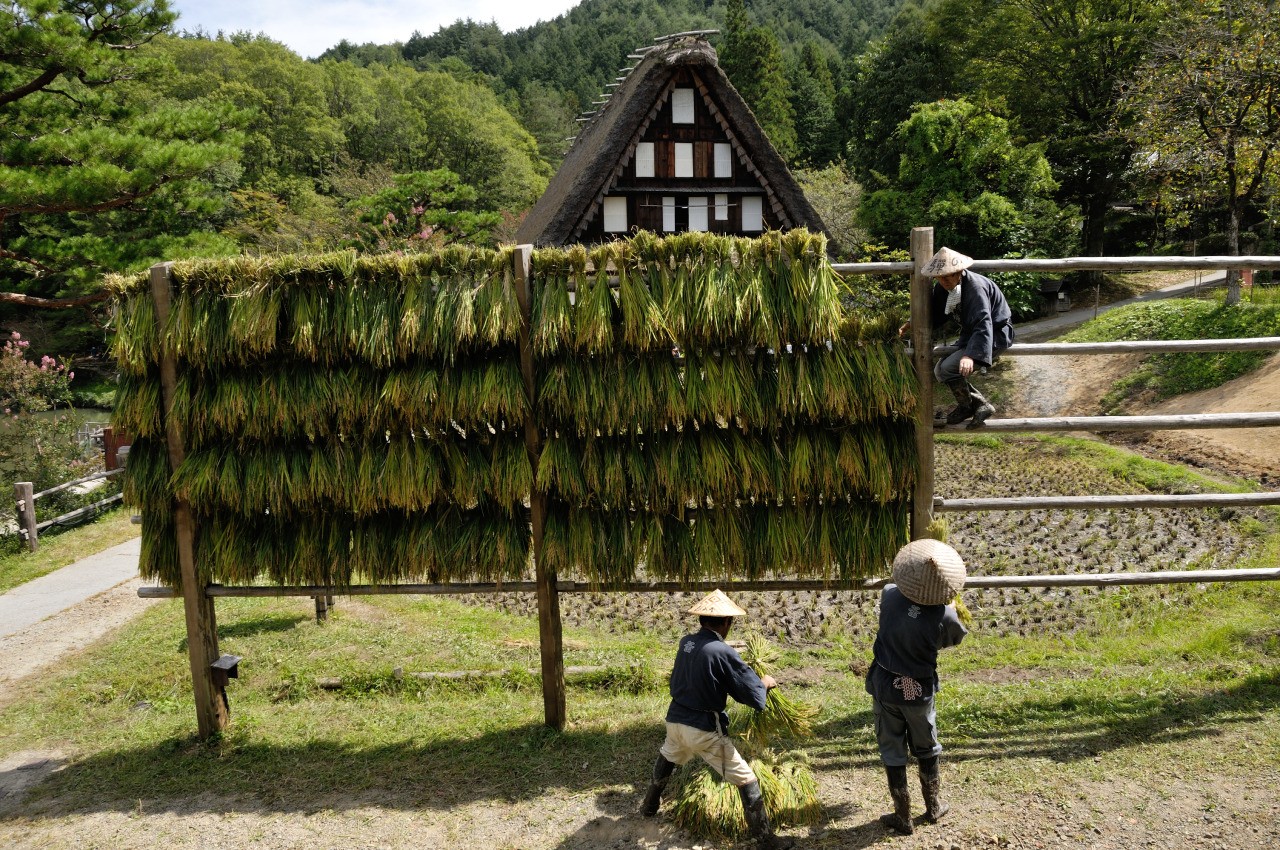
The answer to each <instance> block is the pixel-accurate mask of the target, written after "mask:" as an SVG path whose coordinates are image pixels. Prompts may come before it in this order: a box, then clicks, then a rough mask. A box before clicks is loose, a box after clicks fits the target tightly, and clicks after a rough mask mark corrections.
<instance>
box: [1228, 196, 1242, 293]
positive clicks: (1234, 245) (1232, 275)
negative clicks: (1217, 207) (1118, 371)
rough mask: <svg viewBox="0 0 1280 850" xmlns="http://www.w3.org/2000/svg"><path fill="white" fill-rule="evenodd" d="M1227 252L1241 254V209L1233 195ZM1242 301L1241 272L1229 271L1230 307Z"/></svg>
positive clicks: (1229, 211) (1229, 204)
mask: <svg viewBox="0 0 1280 850" xmlns="http://www.w3.org/2000/svg"><path fill="white" fill-rule="evenodd" d="M1227 253H1228V254H1230V255H1231V256H1233V257H1238V256H1240V209H1239V206H1238V205H1237V203H1236V199H1235V197H1234V196H1232V197H1231V198H1230V199H1229V200H1228V202H1227ZM1239 303H1240V272H1239V271H1238V270H1237V269H1230V270H1228V271H1227V300H1226V305H1227V306H1228V307H1230V306H1232V305H1235V304H1239Z"/></svg>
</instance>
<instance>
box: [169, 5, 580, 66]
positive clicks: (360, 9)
mask: <svg viewBox="0 0 1280 850" xmlns="http://www.w3.org/2000/svg"><path fill="white" fill-rule="evenodd" d="M578 2H579V0H466V2H465V3H460V2H443V0H171V2H170V4H169V5H170V8H172V9H174V10H175V11H177V12H178V13H179V15H180V17H179V18H178V23H177V25H176V28H177V29H178V30H183V29H186V30H195V29H197V28H203V29H204V30H205V31H206V32H208V33H209V34H210V35H213V34H216V33H217V32H218V30H222V31H223V32H225V33H228V34H230V33H233V32H239V31H242V30H248V31H249V32H251V33H259V32H263V33H266V34H267V35H268V36H270V37H271V38H272V39H273V40H275V41H279V42H282V43H284V44H287V45H288V46H289V47H291V48H293V49H294V50H295V51H297V52H298V53H299V54H301V55H302V56H303V57H305V58H308V59H310V58H313V57H315V56H318V55H319V54H321V53H323V52H324V51H326V50H328V49H329V48H330V47H332V46H334V45H335V44H337V43H338V42H340V41H342V39H344V38H345V39H346V40H347V41H350V42H352V43H353V44H364V43H365V42H373V43H374V44H389V43H391V42H393V41H405V40H406V39H408V38H409V36H411V35H413V31H414V30H418V31H419V32H421V33H422V34H423V35H430V34H432V33H434V32H435V31H436V30H437V29H439V28H440V27H441V26H448V25H449V24H451V23H453V22H454V21H456V20H458V19H459V18H471V19H472V20H476V21H485V22H488V21H497V23H498V26H499V27H500V28H501V29H502V31H503V32H511V31H512V30H516V29H520V28H521V27H527V26H531V25H533V24H536V23H537V22H538V21H540V20H542V21H546V20H550V19H551V18H554V17H556V16H557V15H560V14H563V13H564V12H567V11H568V10H569V9H571V8H573V7H574V6H576V5H578Z"/></svg>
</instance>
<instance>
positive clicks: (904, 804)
mask: <svg viewBox="0 0 1280 850" xmlns="http://www.w3.org/2000/svg"><path fill="white" fill-rule="evenodd" d="M884 772H885V775H886V776H887V777H889V796H890V797H892V798H893V811H892V812H890V813H889V814H887V815H881V816H880V823H882V824H884V825H885V826H887V827H889V828H890V829H892V830H894V831H895V832H901V833H902V834H903V835H910V834H911V833H913V832H915V826H914V825H912V823H911V789H910V788H908V787H907V768H906V765H903V766H902V767H890V766H889V765H887V764H886V765H885V766H884Z"/></svg>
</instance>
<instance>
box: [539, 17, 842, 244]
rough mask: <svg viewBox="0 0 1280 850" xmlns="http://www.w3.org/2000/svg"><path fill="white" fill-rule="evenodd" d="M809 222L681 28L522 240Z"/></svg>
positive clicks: (745, 231) (613, 102) (606, 107)
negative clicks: (679, 33) (679, 32)
mask: <svg viewBox="0 0 1280 850" xmlns="http://www.w3.org/2000/svg"><path fill="white" fill-rule="evenodd" d="M800 226H804V227H808V228H809V229H810V230H825V227H824V226H823V224H822V221H821V219H819V217H818V215H817V213H816V212H814V210H813V208H812V206H811V205H810V204H809V202H808V200H807V199H806V198H805V197H804V193H803V192H802V191H801V189H800V187H799V185H798V184H796V182H795V179H794V178H793V177H792V175H791V173H790V171H788V170H787V167H786V164H785V163H784V162H783V160H782V157H781V156H779V155H778V152H777V151H776V150H775V149H774V148H773V145H772V144H770V142H769V140H768V138H767V137H766V136H765V135H764V132H763V131H762V130H761V128H760V125H759V123H758V122H757V121H756V119H755V116H754V115H753V114H752V113H751V110H750V109H749V108H748V107H747V105H746V103H745V102H743V100H742V98H741V96H740V95H739V94H738V92H737V91H736V90H735V89H734V88H733V86H732V85H731V84H730V83H729V81H728V79H727V78H726V77H725V75H724V72H723V71H721V70H720V68H719V65H718V63H717V59H716V53H715V50H714V49H713V48H712V47H711V45H710V44H708V43H707V42H706V41H704V40H702V39H700V38H697V37H696V36H676V37H672V38H671V40H669V41H667V42H664V43H660V44H658V45H657V46H656V47H654V48H653V49H651V50H649V51H647V52H646V54H645V57H644V59H643V60H641V61H640V62H639V63H638V64H637V66H636V67H635V68H634V69H632V70H631V73H630V74H629V75H628V76H627V77H626V78H625V79H624V80H623V82H622V84H621V85H620V86H619V88H618V90H617V92H616V93H615V94H614V95H613V96H612V97H611V98H609V99H608V100H607V101H606V102H605V103H604V104H603V105H602V106H601V107H600V109H599V110H598V111H597V112H596V113H595V114H594V115H593V116H592V117H591V119H590V121H588V122H587V123H586V125H585V127H584V128H583V129H582V131H581V132H580V133H579V135H578V137H577V138H576V139H575V140H574V144H573V147H572V148H570V150H569V153H568V154H567V155H566V156H565V160H564V164H563V165H562V166H561V168H560V170H559V171H558V172H557V173H556V175H555V177H554V178H553V179H552V181H551V183H550V185H549V186H548V187H547V191H546V192H545V193H544V194H543V196H542V198H540V199H539V200H538V203H537V204H535V205H534V207H533V209H531V210H530V211H529V214H528V216H526V218H525V221H524V224H523V225H522V226H521V228H520V230H519V232H518V233H517V235H516V239H517V241H519V242H530V243H533V244H535V245H564V244H571V243H577V242H582V243H587V244H595V243H599V242H604V241H607V240H609V239H613V238H617V237H621V236H626V235H628V234H629V233H631V232H633V231H635V230H650V231H653V232H655V233H680V232H684V231H689V230H699V231H710V232H713V233H729V234H741V235H746V236H754V235H759V234H760V233H761V232H762V231H763V230H766V229H778V230H786V229H790V228H793V227H800Z"/></svg>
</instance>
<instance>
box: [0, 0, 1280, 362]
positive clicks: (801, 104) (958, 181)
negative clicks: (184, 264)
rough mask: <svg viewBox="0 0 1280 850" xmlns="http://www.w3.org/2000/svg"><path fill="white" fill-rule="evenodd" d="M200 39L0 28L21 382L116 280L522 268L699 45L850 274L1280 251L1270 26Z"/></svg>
mask: <svg viewBox="0 0 1280 850" xmlns="http://www.w3.org/2000/svg"><path fill="white" fill-rule="evenodd" d="M86 10H88V11H89V12H92V13H93V14H84V12H86ZM180 23H181V22H180V21H178V20H177V19H176V15H175V14H174V13H173V12H172V10H171V9H170V8H169V4H168V0H128V2H112V0H78V2H74V3H73V2H71V0H12V2H10V3H6V4H0V130H3V133H0V322H3V323H5V324H6V327H9V328H18V329H21V330H22V331H23V332H24V334H26V335H28V336H30V338H31V340H32V350H33V351H38V352H39V353H46V352H47V353H50V354H58V355H62V354H68V353H74V352H78V351H86V350H90V349H92V348H95V347H97V348H101V347H102V342H103V339H104V335H106V334H109V333H110V327H109V325H106V324H104V322H105V321H106V318H107V317H106V316H105V315H104V314H102V313H101V312H100V308H95V307H94V305H95V304H101V302H102V299H103V298H105V294H104V293H103V291H102V290H101V288H100V286H99V281H100V279H101V276H102V275H103V274H104V273H106V272H112V271H126V270H131V269H139V268H145V267H146V266H147V265H148V264H150V263H153V262H156V261H158V260H163V259H176V258H182V257H189V256H217V255H227V254H234V253H238V252H251V253H253V252H264V251H284V250H289V251H302V250H305V251H315V250H331V249H335V248H345V247H354V248H359V249H362V250H371V251H386V250H400V251H412V250H415V249H416V248H417V247H419V246H421V245H427V244H434V245H439V244H442V243H450V242H456V241H467V242H476V243H486V244H494V243H496V242H499V241H502V240H504V239H509V238H511V236H512V235H513V234H514V232H515V228H516V227H517V226H518V224H519V221H520V219H521V217H522V216H523V214H524V212H525V210H527V209H528V207H529V206H530V205H531V204H532V202H533V201H534V200H535V199H536V198H537V197H538V195H539V194H540V192H541V191H542V189H543V187H544V186H545V185H546V181H547V180H548V179H549V178H550V176H551V175H552V174H553V173H554V172H555V169H556V168H557V167H558V166H559V163H560V160H561V158H562V156H563V154H564V151H565V149H566V147H567V142H566V138H567V137H570V136H573V135H574V134H575V133H576V127H577V126H578V125H577V124H576V122H575V118H576V117H577V116H579V115H580V114H581V113H582V112H584V111H589V110H591V109H592V108H594V107H593V105H592V101H593V100H596V99H598V97H599V95H600V94H601V92H602V91H604V87H605V86H606V85H607V84H608V83H610V82H612V81H613V80H614V79H615V78H616V77H617V76H620V74H619V69H620V68H622V67H624V63H627V62H629V61H633V60H629V59H628V56H627V55H628V54H629V53H633V52H634V51H635V50H636V49H637V48H641V47H644V46H647V45H650V44H652V41H653V38H654V37H656V36H660V35H666V34H670V33H674V32H679V31H686V30H696V29H715V30H719V31H720V32H719V33H718V34H716V35H713V36H710V39H711V41H712V44H713V45H714V46H715V47H716V49H717V51H718V52H719V56H720V65H721V67H722V68H723V69H724V70H725V72H726V74H728V76H729V79H730V81H731V82H732V83H733V85H734V86H735V88H736V89H737V90H738V91H739V92H740V93H741V94H742V96H743V98H744V100H745V101H746V102H747V104H748V105H749V106H750V107H751V109H752V110H753V111H754V113H755V115H756V117H757V119H758V120H759V121H760V123H761V125H762V127H763V128H764V129H765V131H766V133H767V134H768V136H769V138H770V140H771V141H772V142H773V144H774V146H775V147H776V148H777V149H778V150H779V152H780V153H781V154H782V155H783V156H784V158H786V159H787V161H788V163H789V164H790V165H791V166H792V167H793V169H794V170H795V171H796V172H797V173H798V176H799V179H800V181H801V183H802V184H803V185H804V186H805V187H806V190H807V191H808V192H809V194H810V197H811V199H812V200H813V202H814V203H815V205H816V206H817V207H818V211H819V213H820V214H821V215H822V217H823V218H824V220H825V221H826V223H827V225H828V226H829V228H830V229H831V231H832V232H833V234H835V235H836V236H837V238H838V241H839V243H840V244H841V245H842V246H844V247H845V248H846V250H847V251H848V254H849V256H851V257H855V258H857V257H884V256H888V255H889V254H891V253H892V252H893V251H901V250H902V249H903V248H905V247H906V245H907V240H908V234H909V231H910V228H911V227H912V226H919V225H929V226H932V227H934V228H935V231H936V233H935V239H936V241H937V242H938V243H939V244H951V245H955V246H958V247H960V248H961V249H964V250H966V251H968V252H970V253H973V254H975V255H981V256H992V257H999V256H1008V255H1064V254H1084V253H1089V254H1121V253H1145V252H1151V251H1157V250H1163V249H1169V250H1177V251H1182V250H1189V249H1190V247H1191V246H1193V245H1194V246H1195V248H1196V250H1198V251H1200V252H1202V253H1206V252H1207V253H1229V252H1240V251H1246V252H1248V251H1260V252H1265V251H1271V250H1274V245H1275V234H1274V222H1275V218H1276V217H1275V216H1274V215H1273V210H1274V208H1275V199H1276V192H1275V188H1276V185H1277V183H1278V182H1280V152H1278V151H1277V148H1280V118H1278V117H1277V116H1280V107H1278V105H1277V100H1276V98H1277V97H1280V94H1277V93H1280V4H1277V3H1276V2H1274V0H1221V2H1219V3H1215V4H1203V3H1197V2H1193V0H1129V2H1124V3H1116V2H1114V0H1026V2H1018V3H1005V2H997V1H996V0H919V1H917V0H749V2H748V0H711V2H707V0H663V1H662V2H659V0H584V2H583V3H581V4H580V5H578V6H576V7H575V8H573V9H572V10H570V11H569V12H567V13H565V14H564V15H561V16H560V17H558V18H556V19H554V20H551V21H546V22H542V23H539V24H537V25H535V26H532V27H529V28H526V29H522V30H517V31H515V32H511V33H503V32H501V31H500V30H499V29H498V28H497V27H496V26H495V25H494V24H491V23H477V22H473V21H465V20H464V21H459V22H458V23H456V24H454V25H452V26H449V27H444V28H442V29H440V30H439V31H437V32H435V33H430V34H423V33H417V32H408V33H405V37H404V40H403V41H398V42H395V43H393V44H385V45H371V44H370V45H353V44H350V43H347V42H342V43H340V44H338V45H336V46H335V47H334V48H333V49H331V50H330V51H328V52H326V53H325V54H324V55H323V56H322V57H320V58H319V59H317V60H315V61H305V60H303V59H302V58H300V57H299V56H298V55H297V54H295V53H293V52H292V51H290V50H289V49H288V48H286V47H285V46H283V45H281V44H279V43H278V42H276V41H273V40H272V39H270V38H268V37H266V36H251V35H248V34H237V35H233V36H230V37H224V36H222V35H221V34H219V35H218V36H216V37H211V36H209V35H208V34H205V33H200V32H196V33H189V32H184V31H183V30H182V29H181V26H180ZM1184 246H1185V247H1184ZM1010 285H1011V286H1014V287H1019V286H1020V287H1023V288H1024V289H1025V290H1026V292H1024V293H1022V295H1024V296H1025V298H1023V299H1022V300H1021V302H1020V303H1021V304H1023V305H1024V307H1025V308H1026V309H1028V310H1029V309H1031V308H1032V307H1034V303H1035V298H1036V297H1038V296H1035V294H1034V292H1035V285H1036V281H1035V280H1034V278H1030V277H1028V278H1027V279H1026V280H1023V281H1016V282H1011V283H1010ZM6 302H7V303H6ZM15 302H17V303H19V304H22V305H24V306H23V307H15V306H13V305H14V303H15ZM32 305H36V306H38V307H39V308H42V309H40V310H37V311H36V312H31V311H30V310H29V309H28V308H29V307H30V306H32ZM47 307H61V308H70V309H63V310H61V311H56V312H51V311H49V310H45V309H43V308H47ZM84 307H87V308H88V309H90V310H95V309H97V310H99V312H97V313H95V314H94V315H93V316H92V317H90V316H89V315H88V314H86V313H85V312H84V310H83V309H81V308H84Z"/></svg>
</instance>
